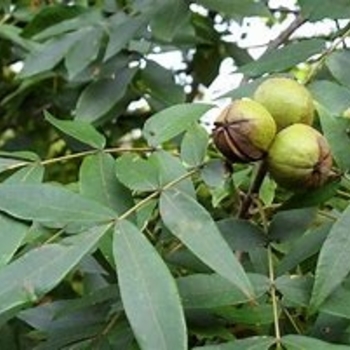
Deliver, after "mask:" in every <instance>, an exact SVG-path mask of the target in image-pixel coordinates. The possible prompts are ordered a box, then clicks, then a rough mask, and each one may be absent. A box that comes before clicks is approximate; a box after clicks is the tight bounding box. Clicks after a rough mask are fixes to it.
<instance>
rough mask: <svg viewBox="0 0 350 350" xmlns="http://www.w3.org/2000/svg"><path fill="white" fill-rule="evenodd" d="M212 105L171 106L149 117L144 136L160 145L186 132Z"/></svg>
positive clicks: (153, 144) (155, 144) (154, 144)
mask: <svg viewBox="0 0 350 350" xmlns="http://www.w3.org/2000/svg"><path fill="white" fill-rule="evenodd" d="M212 107H213V106H212V105H208V104H202V103H197V104H195V103H193V104H179V105H175V106H172V107H169V108H167V109H165V110H163V111H161V112H158V113H156V114H154V115H153V116H152V117H151V118H149V119H147V121H146V123H145V125H144V128H143V133H144V136H145V138H146V139H147V141H148V143H149V144H150V145H152V146H158V145H160V144H161V143H163V142H165V141H168V140H170V139H172V138H173V137H175V136H177V135H179V134H180V133H182V132H184V131H185V130H186V129H187V128H188V127H189V126H190V125H191V124H192V123H193V122H195V121H197V120H199V118H200V117H201V116H202V115H203V114H204V113H205V112H206V111H208V110H209V109H210V108H212Z"/></svg>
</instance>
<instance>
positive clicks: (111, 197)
mask: <svg viewBox="0 0 350 350" xmlns="http://www.w3.org/2000/svg"><path fill="white" fill-rule="evenodd" d="M79 180H80V181H79V185H80V192H81V194H83V195H84V196H85V197H88V198H91V199H93V200H95V201H97V202H100V203H101V204H103V205H105V206H106V207H109V208H111V209H113V210H114V211H115V212H116V214H118V215H120V214H122V213H124V212H125V211H127V210H128V209H130V208H131V207H132V206H133V199H132V196H131V194H130V192H129V191H128V190H127V189H126V188H125V187H124V186H123V185H122V184H121V183H120V182H119V181H118V179H117V177H116V175H115V161H114V158H113V157H112V156H111V155H109V154H106V153H98V154H95V155H91V156H88V157H85V158H84V161H83V163H82V165H81V167H80V172H79Z"/></svg>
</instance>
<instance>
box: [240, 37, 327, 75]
mask: <svg viewBox="0 0 350 350" xmlns="http://www.w3.org/2000/svg"><path fill="white" fill-rule="evenodd" d="M324 45H325V41H324V40H321V39H308V40H304V41H300V42H297V43H292V44H288V45H286V46H284V47H282V48H280V49H277V50H274V51H269V52H267V53H265V54H264V55H262V56H261V57H260V58H259V59H258V60H257V61H254V62H251V63H248V64H246V65H244V66H242V67H241V68H240V69H239V71H240V72H241V73H243V74H245V75H247V76H249V77H257V76H260V75H262V74H264V73H267V72H269V73H273V72H281V71H285V70H287V69H288V68H291V67H293V66H295V65H296V64H298V63H300V62H304V61H306V60H307V59H308V58H310V57H311V56H313V55H315V54H317V53H319V52H320V51H322V49H323V48H324Z"/></svg>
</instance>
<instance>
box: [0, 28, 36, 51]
mask: <svg viewBox="0 0 350 350" xmlns="http://www.w3.org/2000/svg"><path fill="white" fill-rule="evenodd" d="M0 38H1V39H5V40H9V41H11V42H13V43H14V44H16V45H18V46H20V47H22V48H23V49H25V50H27V51H32V50H35V49H36V47H37V45H36V44H35V43H34V42H32V41H30V40H26V39H24V38H23V37H22V36H21V30H20V29H19V28H18V27H16V26H14V25H9V24H5V23H1V25H0Z"/></svg>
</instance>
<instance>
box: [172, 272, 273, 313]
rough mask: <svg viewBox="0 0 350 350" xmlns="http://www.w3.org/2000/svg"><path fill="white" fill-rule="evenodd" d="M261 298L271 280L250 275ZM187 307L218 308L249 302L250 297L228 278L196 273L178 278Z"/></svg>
mask: <svg viewBox="0 0 350 350" xmlns="http://www.w3.org/2000/svg"><path fill="white" fill-rule="evenodd" d="M248 276H249V279H250V281H251V282H252V285H253V287H254V291H255V296H256V297H257V298H259V297H260V296H262V295H263V294H265V293H266V292H267V291H268V289H269V280H268V278H267V277H266V276H263V275H258V274H250V275H248ZM177 284H178V288H179V291H180V295H181V299H182V303H183V305H184V307H185V308H187V309H191V308H194V309H196V308H198V309H203V308H216V307H220V306H227V305H237V304H242V303H246V302H249V298H247V296H246V295H244V294H243V293H242V291H241V290H240V289H238V288H237V287H236V286H235V285H234V284H232V283H231V282H229V281H228V280H227V279H225V278H222V277H221V276H219V275H215V274H210V275H209V274H195V275H190V276H185V277H180V278H178V279H177Z"/></svg>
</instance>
